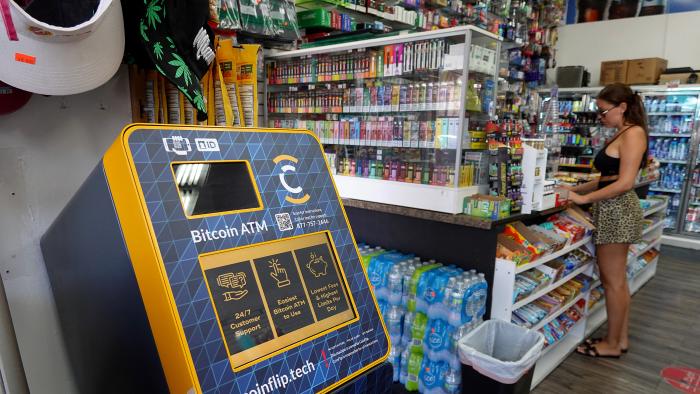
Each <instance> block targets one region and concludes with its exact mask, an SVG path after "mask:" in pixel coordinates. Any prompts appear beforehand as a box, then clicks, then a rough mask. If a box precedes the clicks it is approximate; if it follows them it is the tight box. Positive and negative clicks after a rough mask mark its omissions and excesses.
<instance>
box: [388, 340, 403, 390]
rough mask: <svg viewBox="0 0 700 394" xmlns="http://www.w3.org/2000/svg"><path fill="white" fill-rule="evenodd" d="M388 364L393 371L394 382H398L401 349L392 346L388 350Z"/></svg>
mask: <svg viewBox="0 0 700 394" xmlns="http://www.w3.org/2000/svg"><path fill="white" fill-rule="evenodd" d="M389 362H390V363H391V367H392V368H393V370H394V379H393V380H394V382H398V381H399V375H400V373H401V349H400V348H399V347H398V346H392V347H391V350H389Z"/></svg>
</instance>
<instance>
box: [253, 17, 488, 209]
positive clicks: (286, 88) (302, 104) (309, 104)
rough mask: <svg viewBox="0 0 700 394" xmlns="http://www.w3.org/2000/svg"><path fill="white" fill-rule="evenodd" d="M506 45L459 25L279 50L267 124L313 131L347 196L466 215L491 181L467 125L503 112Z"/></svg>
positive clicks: (272, 63) (271, 67)
mask: <svg viewBox="0 0 700 394" xmlns="http://www.w3.org/2000/svg"><path fill="white" fill-rule="evenodd" d="M500 46H501V40H500V39H499V37H498V36H496V35H494V34H491V33H489V32H487V31H485V30H482V29H479V28H476V27H474V26H460V27H454V28H449V29H443V30H436V31H430V32H421V33H412V34H402V35H396V36H391V37H385V38H376V39H370V40H364V41H355V42H350V43H344V44H336V45H329V46H324V47H317V48H308V49H301V50H297V51H289V52H280V53H275V54H273V55H271V56H268V57H267V58H266V61H267V66H266V69H267V79H268V83H267V84H266V85H267V87H266V92H265V94H266V98H267V100H266V106H265V111H264V112H265V113H264V115H265V122H266V124H267V125H269V126H271V127H290V128H302V129H308V130H311V131H312V132H314V133H315V134H316V135H317V136H318V137H319V139H320V141H321V142H322V143H323V144H324V146H325V149H326V153H327V155H328V157H329V162H330V163H331V167H333V168H334V169H335V175H334V177H335V181H336V185H337V186H338V190H339V193H340V195H341V196H342V197H343V198H350V199H357V200H364V201H372V202H377V203H383V204H392V205H400V206H406V207H411V208H419V209H427V210H433V211H439V212H446V213H460V212H462V209H463V200H464V197H466V196H468V195H472V194H475V193H477V192H485V191H486V188H487V181H486V176H487V175H488V174H487V169H486V161H487V157H484V156H486V155H485V154H483V155H479V154H477V155H476V156H477V157H476V158H475V155H474V153H475V152H470V151H469V150H468V149H466V147H467V146H471V145H470V143H471V142H473V141H472V139H471V138H470V135H469V133H468V131H467V130H469V128H468V122H469V120H470V119H490V118H491V117H492V116H493V115H494V107H495V103H496V97H497V96H496V94H497V92H496V87H497V74H498V57H499V56H498V55H499V53H500ZM484 59H486V60H484Z"/></svg>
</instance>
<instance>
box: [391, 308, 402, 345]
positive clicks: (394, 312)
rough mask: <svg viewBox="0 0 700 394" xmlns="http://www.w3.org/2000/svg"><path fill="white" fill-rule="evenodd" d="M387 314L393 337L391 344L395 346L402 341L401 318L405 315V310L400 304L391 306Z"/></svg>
mask: <svg viewBox="0 0 700 394" xmlns="http://www.w3.org/2000/svg"><path fill="white" fill-rule="evenodd" d="M387 316H388V318H387V326H388V329H389V337H390V338H391V345H392V348H393V347H395V346H397V345H399V344H400V343H401V328H402V324H401V318H402V317H403V310H402V309H401V307H400V306H397V305H394V306H391V307H390V309H389V313H388V315H387Z"/></svg>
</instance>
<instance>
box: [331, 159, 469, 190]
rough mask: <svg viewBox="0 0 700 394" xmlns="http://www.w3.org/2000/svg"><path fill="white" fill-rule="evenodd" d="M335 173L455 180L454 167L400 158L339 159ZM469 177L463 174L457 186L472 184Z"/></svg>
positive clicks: (433, 182) (422, 180)
mask: <svg viewBox="0 0 700 394" xmlns="http://www.w3.org/2000/svg"><path fill="white" fill-rule="evenodd" d="M467 168H468V166H462V168H461V170H463V171H466V172H467V173H469V172H471V171H469V170H468V169H467ZM471 168H474V167H473V166H472V167H471ZM336 174H337V175H344V176H352V177H362V178H369V179H380V180H385V181H395V182H405V183H414V184H420V185H433V186H453V185H454V181H455V174H454V167H451V166H431V165H429V164H427V163H413V162H406V161H400V160H392V161H382V160H361V159H357V160H356V159H347V158H346V159H339V160H338V165H337V167H336ZM471 179H473V175H472V174H469V175H467V174H465V175H464V178H461V179H460V184H459V187H465V186H473V184H469V180H471Z"/></svg>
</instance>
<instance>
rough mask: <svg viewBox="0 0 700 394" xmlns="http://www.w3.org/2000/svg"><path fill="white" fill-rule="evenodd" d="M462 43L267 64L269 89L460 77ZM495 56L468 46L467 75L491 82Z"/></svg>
mask: <svg viewBox="0 0 700 394" xmlns="http://www.w3.org/2000/svg"><path fill="white" fill-rule="evenodd" d="M464 52H466V48H465V44H464V43H451V42H450V41H448V40H447V39H434V40H429V41H417V42H407V43H399V44H393V45H386V46H383V47H378V48H376V49H374V48H369V49H358V50H356V51H350V53H340V54H323V55H319V56H316V57H302V58H299V59H293V60H277V61H273V62H271V63H269V65H268V68H267V78H268V84H269V85H287V84H308V83H321V82H340V81H353V80H357V79H373V78H379V79H381V78H387V77H405V78H411V77H414V78H415V77H418V78H424V77H425V76H426V75H425V74H426V73H430V72H432V74H433V75H437V73H440V72H443V71H450V72H458V73H461V72H462V71H463V69H464ZM497 58H498V54H497V52H496V51H495V50H493V49H489V48H485V47H483V46H479V45H475V44H471V45H470V47H469V59H468V61H469V63H468V67H467V70H468V71H469V73H470V74H483V75H484V76H486V77H489V78H493V77H494V75H495V74H496V67H497V62H498V59H497Z"/></svg>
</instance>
